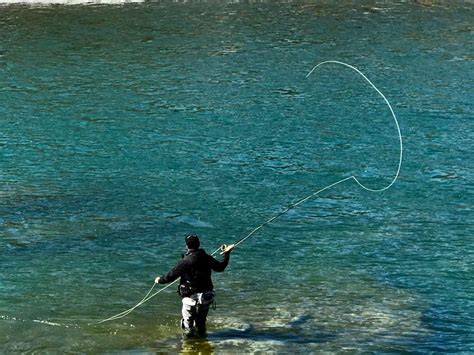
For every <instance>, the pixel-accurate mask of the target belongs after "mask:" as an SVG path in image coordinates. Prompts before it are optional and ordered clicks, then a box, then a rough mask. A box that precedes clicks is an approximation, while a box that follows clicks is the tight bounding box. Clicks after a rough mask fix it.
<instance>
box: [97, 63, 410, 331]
mask: <svg viewBox="0 0 474 355" xmlns="http://www.w3.org/2000/svg"><path fill="white" fill-rule="evenodd" d="M326 64H337V65H342V66H345V67H347V68H350V69H352V70H354V71H355V72H356V73H358V74H359V75H360V76H362V78H364V79H365V81H367V82H368V83H369V84H370V86H371V87H372V88H373V89H374V90H375V91H376V92H377V93H378V94H379V95H380V96H381V97H382V98H383V100H384V101H385V103H386V104H387V106H388V108H389V110H390V113H391V115H392V118H393V121H394V122H395V126H396V128H397V133H398V139H399V143H400V153H399V159H398V167H397V170H396V173H395V175H394V177H393V178H392V180H391V181H390V183H389V184H388V185H387V186H384V187H381V188H378V189H375V188H369V187H367V186H365V185H364V184H363V183H361V182H360V181H359V180H358V179H357V177H356V176H355V175H351V176H349V177H346V178H344V179H341V180H339V181H336V182H334V183H332V184H330V185H328V186H326V187H324V188H322V189H320V190H318V191H315V192H313V193H311V194H309V195H308V196H306V197H304V198H301V199H300V200H298V201H297V202H295V203H293V204H291V205H290V206H288V207H286V208H285V209H283V210H282V211H281V212H279V213H277V214H275V215H274V216H273V217H271V218H270V219H268V220H266V221H265V222H263V223H262V224H260V225H259V226H257V227H255V228H254V229H252V231H250V233H248V234H247V235H245V236H244V237H242V238H240V239H239V240H238V241H236V242H235V246H236V247H237V246H238V245H239V244H242V243H243V242H245V241H246V240H247V239H248V238H250V237H251V236H252V235H254V234H255V233H257V232H258V231H259V230H260V229H262V228H263V227H265V226H266V225H268V224H270V223H271V222H273V221H274V220H275V219H277V218H279V217H281V216H282V215H284V214H285V213H287V212H288V211H290V210H292V209H294V208H296V207H297V206H299V205H300V204H302V203H303V202H305V201H307V200H309V199H311V198H313V197H316V196H317V195H318V194H320V193H321V192H323V191H326V190H328V189H330V188H332V187H334V186H336V185H339V184H340V183H342V182H344V181H348V180H353V181H355V183H356V184H357V185H359V186H360V187H361V188H362V189H364V190H367V191H369V192H382V191H385V190H387V189H389V188H390V187H391V186H392V185H393V184H394V183H395V181H396V180H397V178H398V176H399V175H400V169H401V166H402V158H403V142H402V134H401V131H400V126H399V124H398V120H397V116H396V115H395V112H394V111H393V109H392V106H391V105H390V102H389V101H388V100H387V98H386V97H385V95H384V94H382V92H381V91H380V90H379V89H378V88H377V87H376V86H375V85H374V84H373V83H372V82H371V81H370V80H369V79H368V78H367V77H366V76H365V75H364V74H363V73H362V72H361V71H360V70H359V69H357V68H355V67H353V66H352V65H349V64H347V63H344V62H340V61H336V60H329V61H324V62H321V63H319V64H317V65H315V66H314V67H313V69H311V71H310V72H309V73H308V74H307V75H306V77H307V78H308V77H309V76H310V75H311V74H312V73H313V72H314V71H315V70H316V69H318V68H319V67H320V66H322V65H326ZM219 250H220V248H218V249H216V250H215V251H214V252H213V253H212V254H211V255H215V254H216V253H217V252H218V251H219ZM177 281H178V279H176V280H175V281H174V282H172V283H170V284H168V285H166V286H165V287H163V288H161V289H160V290H158V291H156V292H155V293H153V294H152V292H153V289H154V287H155V285H156V284H155V283H153V286H152V287H151V289H150V290H149V291H148V293H147V294H146V295H145V297H143V298H142V300H141V301H140V302H138V303H137V304H136V305H135V306H133V307H132V308H130V309H128V310H126V311H123V312H121V313H118V314H116V315H114V316H111V317H109V318H107V319H103V320H101V321H99V322H97V323H96V324H100V323H104V322H108V321H112V320H116V319H119V318H122V317H125V316H126V315H128V314H130V313H131V312H133V311H134V310H135V309H136V308H138V307H140V306H141V305H143V304H144V303H145V302H147V301H149V300H150V299H152V298H153V297H155V296H156V295H158V294H159V293H161V292H162V291H164V290H166V289H167V288H168V287H170V286H171V285H173V284H175V283H176V282H177Z"/></svg>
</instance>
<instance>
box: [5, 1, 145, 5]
mask: <svg viewBox="0 0 474 355" xmlns="http://www.w3.org/2000/svg"><path fill="white" fill-rule="evenodd" d="M144 1H145V0H0V6H2V5H109V4H110V5H116V4H119V5H120V4H129V3H142V2H144Z"/></svg>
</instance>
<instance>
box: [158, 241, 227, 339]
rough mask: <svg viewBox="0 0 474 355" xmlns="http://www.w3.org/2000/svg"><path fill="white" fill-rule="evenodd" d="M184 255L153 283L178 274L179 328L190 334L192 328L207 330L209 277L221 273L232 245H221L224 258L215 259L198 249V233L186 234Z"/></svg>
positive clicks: (211, 293)
mask: <svg viewBox="0 0 474 355" xmlns="http://www.w3.org/2000/svg"><path fill="white" fill-rule="evenodd" d="M185 241H186V247H187V251H186V254H185V255H184V256H183V259H182V260H180V261H179V262H178V263H177V264H176V266H175V267H174V268H173V269H171V271H170V272H168V273H167V274H165V275H163V276H158V277H157V278H156V279H155V282H156V283H159V284H166V283H169V282H173V281H174V280H176V279H177V278H178V277H181V280H180V282H179V294H180V295H181V297H182V302H183V308H182V315H183V318H182V319H181V328H183V331H184V332H185V333H186V334H187V335H190V334H192V333H193V331H194V329H195V328H196V329H197V332H198V334H200V335H203V334H205V332H206V318H207V313H208V312H209V306H210V305H211V303H212V302H213V301H214V296H215V293H214V286H213V284H212V280H211V273H212V271H217V272H222V271H224V270H225V268H226V267H227V265H228V264H229V257H230V252H231V251H232V249H233V248H234V244H231V245H225V244H224V245H223V246H222V248H221V249H222V254H224V259H223V260H222V261H217V260H216V259H214V258H213V257H212V256H211V255H209V254H207V253H206V252H205V251H204V250H203V249H200V248H199V246H200V242H199V238H198V236H197V235H194V234H190V235H188V236H186V238H185Z"/></svg>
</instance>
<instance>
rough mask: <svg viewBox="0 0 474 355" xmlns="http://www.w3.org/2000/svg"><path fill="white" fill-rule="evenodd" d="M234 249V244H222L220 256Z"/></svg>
mask: <svg viewBox="0 0 474 355" xmlns="http://www.w3.org/2000/svg"><path fill="white" fill-rule="evenodd" d="M234 247H235V244H222V245H221V248H220V249H221V255H222V254H225V253H230V252H231V251H232V250H233V249H234Z"/></svg>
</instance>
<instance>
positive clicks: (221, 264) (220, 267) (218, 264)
mask: <svg viewBox="0 0 474 355" xmlns="http://www.w3.org/2000/svg"><path fill="white" fill-rule="evenodd" d="M221 249H222V251H223V252H222V254H223V255H224V259H223V260H222V261H218V260H216V259H214V258H213V257H212V256H211V255H209V263H210V264H211V269H212V270H214V271H216V272H222V271H224V270H225V268H226V267H227V265H228V264H229V258H230V252H231V251H232V249H234V244H231V245H225V244H224V245H222V247H221Z"/></svg>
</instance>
